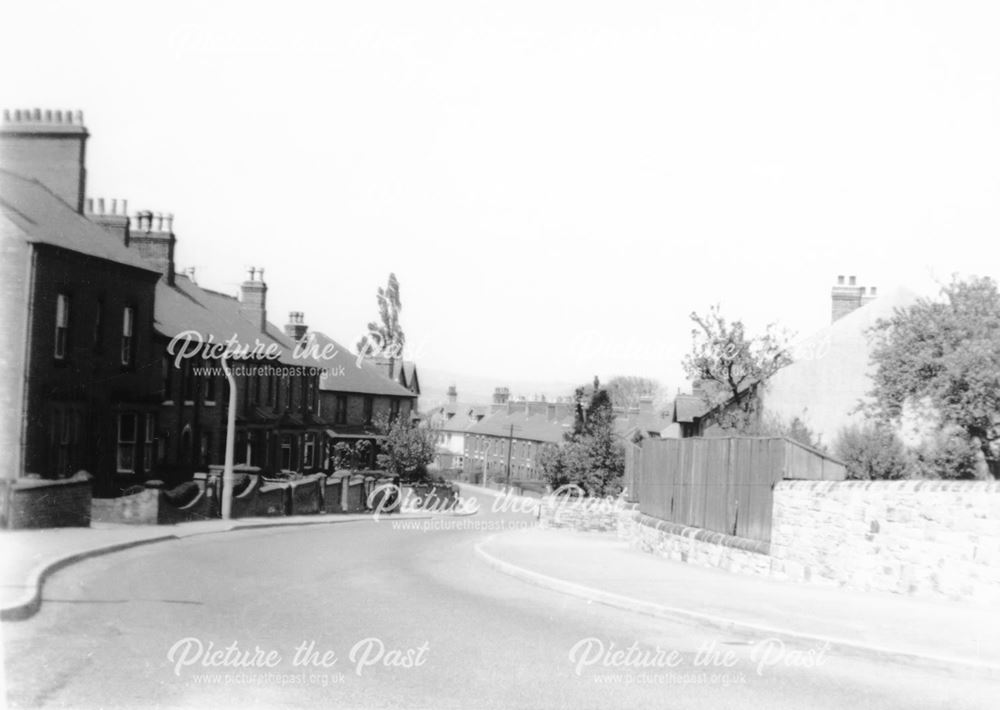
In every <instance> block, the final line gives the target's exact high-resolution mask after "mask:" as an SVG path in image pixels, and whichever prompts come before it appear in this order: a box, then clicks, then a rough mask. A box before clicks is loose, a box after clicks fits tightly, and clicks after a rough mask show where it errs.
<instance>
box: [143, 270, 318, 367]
mask: <svg viewBox="0 0 1000 710" xmlns="http://www.w3.org/2000/svg"><path fill="white" fill-rule="evenodd" d="M154 327H155V328H156V331H157V332H158V333H160V334H161V335H165V336H167V337H168V338H173V337H175V336H177V335H180V334H181V333H184V332H186V331H190V330H194V331H197V332H198V333H199V334H200V335H201V336H202V338H204V339H208V337H209V336H210V335H211V336H214V339H215V342H221V341H226V340H228V339H229V338H231V337H233V336H236V342H237V343H238V344H239V345H240V346H241V347H243V346H247V347H254V346H255V345H256V344H258V343H260V344H261V346H263V347H264V348H267V347H269V346H272V345H273V346H275V347H276V348H277V349H278V352H280V356H279V357H278V359H277V360H276V362H280V363H283V364H286V365H298V366H301V367H322V366H323V364H322V363H321V362H319V361H317V360H308V359H302V358H293V357H292V351H293V349H294V347H295V345H294V343H293V342H292V341H291V339H290V338H288V336H286V335H285V333H284V331H283V330H282V329H281V328H279V327H278V326H276V325H274V324H273V323H267V325H266V329H265V331H264V332H261V331H260V330H258V329H257V327H256V326H255V324H254V323H252V322H250V320H249V319H248V318H246V317H245V316H244V315H243V314H242V313H241V312H240V302H239V300H238V299H237V298H236V297H235V296H227V295H226V294H223V293H219V292H217V291H211V290H209V289H206V288H201V287H200V286H198V285H197V284H195V283H194V282H192V281H191V279H190V278H188V277H187V276H184V275H183V274H177V275H176V276H175V277H174V284H173V285H172V286H171V285H170V284H168V283H167V281H166V279H160V281H159V283H158V284H157V285H156V308H155V320H154Z"/></svg>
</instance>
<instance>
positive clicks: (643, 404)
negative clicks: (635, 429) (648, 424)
mask: <svg viewBox="0 0 1000 710" xmlns="http://www.w3.org/2000/svg"><path fill="white" fill-rule="evenodd" d="M652 413H653V398H652V397H650V396H649V395H648V394H644V395H643V396H641V397H639V414H652Z"/></svg>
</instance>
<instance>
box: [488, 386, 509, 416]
mask: <svg viewBox="0 0 1000 710" xmlns="http://www.w3.org/2000/svg"><path fill="white" fill-rule="evenodd" d="M508 400H510V389H508V388H507V387H497V388H496V389H494V390H493V404H492V405H491V407H490V409H491V411H493V412H498V411H500V410H501V409H506V408H507V402H508Z"/></svg>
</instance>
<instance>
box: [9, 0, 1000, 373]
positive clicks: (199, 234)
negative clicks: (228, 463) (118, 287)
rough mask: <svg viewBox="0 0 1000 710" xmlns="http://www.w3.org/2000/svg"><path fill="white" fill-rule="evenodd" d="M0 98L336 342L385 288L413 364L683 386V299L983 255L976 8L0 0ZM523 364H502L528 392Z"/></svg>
mask: <svg viewBox="0 0 1000 710" xmlns="http://www.w3.org/2000/svg"><path fill="white" fill-rule="evenodd" d="M4 15H5V19H4V27H3V29H2V30H0V33H2V35H0V103H2V105H3V106H4V107H9V108H29V107H36V106H37V107H41V108H63V109H67V108H72V109H81V110H83V111H84V115H85V118H86V124H87V127H88V129H89V131H90V133H91V138H90V140H89V143H88V148H87V161H88V194H89V195H90V196H93V197H106V198H124V199H128V200H129V205H130V208H131V209H151V210H154V211H162V212H170V213H173V214H174V215H175V221H174V228H175V231H176V233H177V237H178V247H177V254H176V256H177V262H178V266H179V268H184V267H189V266H194V267H196V269H197V277H198V281H199V283H200V284H202V285H204V286H207V287H209V288H215V289H218V290H223V291H227V292H232V293H235V292H236V290H237V289H238V285H239V282H240V281H241V280H243V278H244V276H245V273H246V269H247V268H248V267H250V266H262V267H264V268H265V276H266V281H267V283H268V286H269V292H268V311H269V316H270V319H271V320H272V321H274V322H276V323H278V324H282V323H284V322H285V320H286V315H287V312H288V311H291V310H301V311H304V312H305V316H306V322H307V323H308V324H309V325H310V326H311V327H314V328H318V329H320V330H323V331H325V332H326V333H328V334H329V335H330V336H332V337H334V338H335V339H337V340H339V341H341V342H342V343H344V344H347V345H350V344H353V343H354V342H355V341H356V340H357V338H358V337H359V336H360V335H361V334H362V333H363V332H364V329H365V324H366V323H367V322H368V321H369V320H373V319H374V318H375V316H376V304H375V291H376V289H377V287H378V286H380V285H383V284H384V283H385V281H386V278H387V276H388V274H389V272H390V271H392V272H395V273H396V275H397V276H398V278H399V281H400V284H401V293H402V300H403V312H402V324H403V326H404V329H405V331H406V334H407V339H408V342H409V348H408V356H409V357H412V358H414V359H416V360H417V362H418V364H419V366H420V367H421V368H422V370H426V371H427V372H428V379H434V380H435V381H441V382H443V381H444V380H446V379H449V378H450V379H456V380H458V381H461V380H462V377H463V376H466V377H468V378H478V379H477V382H488V381H491V380H493V381H495V382H496V384H497V385H503V384H507V385H511V386H512V390H514V391H515V393H516V391H517V388H518V383H521V384H522V385H523V387H529V386H530V387H534V388H536V389H539V388H542V389H544V388H545V387H546V384H548V385H550V386H551V387H552V388H555V389H556V390H558V389H559V388H561V387H563V386H564V383H573V382H583V381H588V380H590V379H591V378H592V377H593V375H595V374H598V375H600V376H602V378H607V377H610V376H612V375H616V374H623V375H643V376H648V377H653V378H656V379H658V380H660V381H662V382H663V383H664V384H666V385H667V386H668V387H671V388H676V387H682V386H684V384H685V383H684V377H683V373H682V370H681V367H680V363H681V360H682V359H683V357H684V354H685V353H686V352H687V351H688V350H689V348H690V342H691V334H690V333H691V322H690V320H689V314H690V313H691V312H692V311H698V312H704V311H706V310H707V309H708V307H709V306H711V305H713V304H719V305H720V306H721V308H722V310H723V313H724V314H726V315H727V316H728V317H730V318H742V319H744V320H745V322H746V323H747V324H748V325H749V326H750V328H751V329H752V330H760V329H762V328H763V327H764V326H765V325H766V324H767V323H769V322H777V323H779V324H780V325H781V326H783V327H784V328H786V329H787V330H789V331H791V332H792V333H798V334H800V335H802V336H806V335H808V334H810V333H812V332H815V331H816V330H818V329H820V328H822V327H823V326H824V325H826V324H828V322H829V318H830V304H829V299H830V287H831V286H832V285H833V283H834V281H835V278H836V276H837V275H838V274H845V275H851V274H853V275H857V277H858V279H859V283H861V284H864V285H874V286H878V287H879V288H880V289H881V290H882V291H885V290H888V289H892V288H894V287H896V286H902V285H905V286H910V287H914V288H918V290H919V284H933V283H934V282H942V281H947V280H948V279H949V278H950V275H951V274H952V273H959V274H963V275H967V274H980V275H990V276H993V277H997V276H998V275H1000V259H998V256H1000V248H998V247H997V243H998V240H997V236H998V234H1000V200H998V196H1000V128H998V127H1000V42H997V41H996V37H998V36H1000V5H998V4H997V3H995V2H978V3H976V2H918V1H907V2H903V1H902V0H898V1H896V2H888V1H884V0H861V1H854V0H830V1H822V2H821V1H817V0H787V1H786V0H771V1H769V2H753V1H750V0H719V1H717V2H697V1H679V2H627V1H625V2H620V1H619V2H605V3H594V2H565V3H554V2H544V1H541V0H531V1H530V2H520V1H517V0H505V1H503V2H495V3H483V2H475V1H470V0H463V1H459V2H433V1H428V2H419V3H416V2H364V3H359V2H325V3H315V4H301V3H297V2H283V3H280V4H275V3H267V4H264V3H258V4H249V3H237V2H213V3H203V2H197V3H196V2H171V3H169V4H168V3H162V4H159V5H157V6H156V7H152V6H145V5H143V6H140V5H139V4H138V3H108V2H98V1H92V2H87V3H69V2H67V3H55V2H44V1H40V2H32V3H10V4H8V6H7V7H6V8H5V11H4ZM529 383H530V384H529Z"/></svg>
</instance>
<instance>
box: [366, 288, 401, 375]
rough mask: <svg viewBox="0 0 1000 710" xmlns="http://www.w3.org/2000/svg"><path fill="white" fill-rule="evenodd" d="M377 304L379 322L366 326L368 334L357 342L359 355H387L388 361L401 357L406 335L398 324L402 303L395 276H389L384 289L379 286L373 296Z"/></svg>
mask: <svg viewBox="0 0 1000 710" xmlns="http://www.w3.org/2000/svg"><path fill="white" fill-rule="evenodd" d="M375 300H376V301H377V303H378V315H379V322H375V321H372V322H370V323H369V324H368V334H367V335H366V336H365V337H363V338H361V340H359V341H358V345H357V349H358V353H359V354H365V355H376V354H378V353H382V354H387V355H388V357H389V359H390V361H392V360H395V359H396V358H399V357H402V355H403V346H404V345H405V344H406V335H405V334H404V333H403V328H402V327H401V326H400V324H399V312H400V311H402V310H403V303H402V301H401V300H400V296H399V280H398V279H397V278H396V274H394V273H391V274H389V282H388V283H387V284H386V286H385V288H382V287H381V286H380V287H379V289H378V293H377V294H376V295H375Z"/></svg>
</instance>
